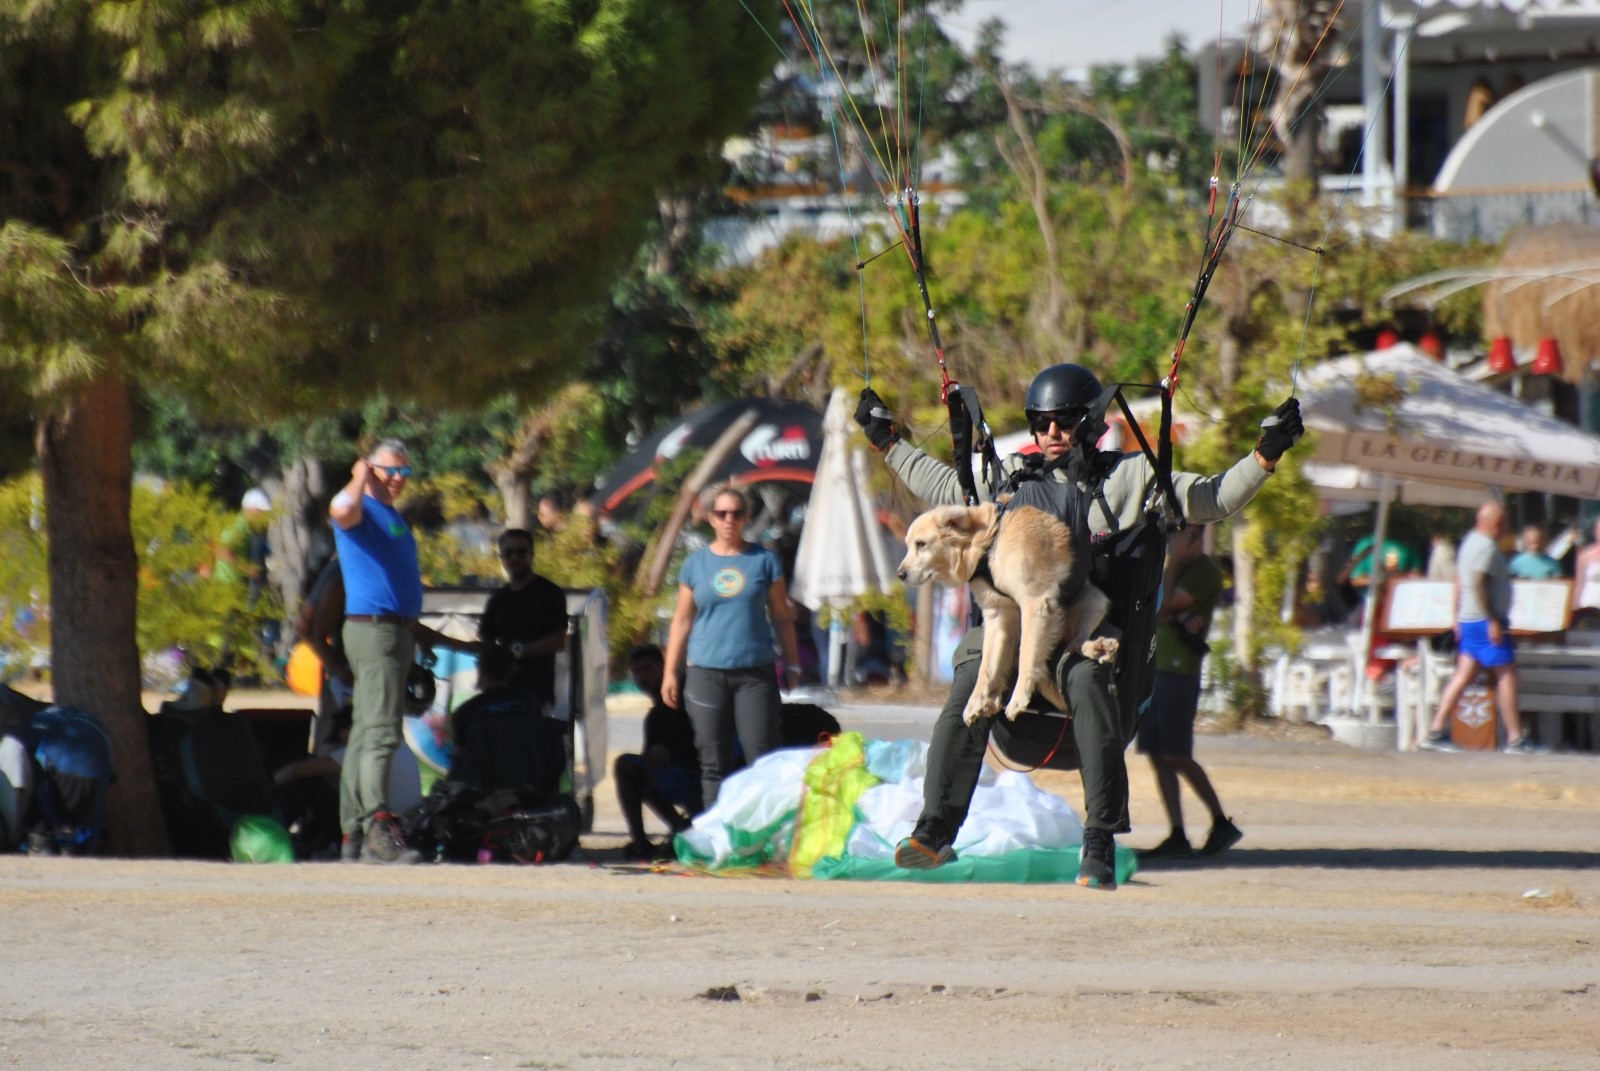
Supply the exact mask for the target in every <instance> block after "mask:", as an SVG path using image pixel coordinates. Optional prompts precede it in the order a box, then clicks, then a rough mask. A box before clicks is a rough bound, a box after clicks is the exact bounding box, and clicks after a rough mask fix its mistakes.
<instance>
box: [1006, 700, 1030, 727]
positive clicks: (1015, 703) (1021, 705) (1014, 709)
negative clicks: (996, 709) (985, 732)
mask: <svg viewBox="0 0 1600 1071" xmlns="http://www.w3.org/2000/svg"><path fill="white" fill-rule="evenodd" d="M1030 698H1031V697H1030V696H1026V695H1014V696H1012V697H1011V702H1009V703H1007V704H1006V721H1016V720H1017V715H1018V714H1021V713H1022V712H1023V711H1025V710H1028V709H1030V708H1031V704H1030V703H1029V702H1028V700H1029V699H1030Z"/></svg>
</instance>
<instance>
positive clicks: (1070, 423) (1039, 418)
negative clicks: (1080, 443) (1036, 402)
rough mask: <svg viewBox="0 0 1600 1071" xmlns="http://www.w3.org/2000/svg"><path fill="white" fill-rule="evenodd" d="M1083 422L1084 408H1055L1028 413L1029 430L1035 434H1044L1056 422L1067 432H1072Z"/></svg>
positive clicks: (1056, 424) (1057, 425)
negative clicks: (1042, 411)
mask: <svg viewBox="0 0 1600 1071" xmlns="http://www.w3.org/2000/svg"><path fill="white" fill-rule="evenodd" d="M1081 423H1083V410H1082V409H1054V410H1050V411H1048V412H1044V413H1029V414H1028V430H1029V431H1031V432H1033V433H1034V434H1035V435H1043V434H1045V433H1046V432H1047V431H1049V430H1050V425H1051V424H1054V425H1055V426H1056V427H1058V428H1060V429H1061V431H1062V432H1063V433H1064V434H1066V433H1070V432H1071V431H1072V430H1073V429H1074V428H1076V427H1077V426H1078V425H1079V424H1081Z"/></svg>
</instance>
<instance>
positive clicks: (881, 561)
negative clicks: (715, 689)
mask: <svg viewBox="0 0 1600 1071" xmlns="http://www.w3.org/2000/svg"><path fill="white" fill-rule="evenodd" d="M851 411H852V407H851V404H850V396H849V394H848V392H846V391H845V390H844V389H843V388H837V389H835V390H834V392H833V397H832V398H830V399H829V401H828V410H827V413H826V414H824V416H823V418H822V457H821V460H820V461H818V463H817V474H816V480H815V482H814V483H813V484H812V486H811V499H810V502H809V504H808V505H807V507H806V522H805V526H804V527H803V528H802V529H801V530H800V546H799V549H798V550H797V551H796V553H795V562H794V586H793V589H792V594H793V596H794V599H795V601H796V602H798V603H800V604H801V605H803V606H808V607H810V608H811V609H812V610H821V609H822V608H823V607H825V606H831V607H834V608H838V609H842V608H844V607H846V606H848V605H849V604H850V603H851V602H852V601H854V600H855V599H857V598H859V597H860V596H862V595H865V594H866V593H868V592H869V591H878V592H882V593H883V594H886V595H887V594H888V593H889V592H890V591H891V590H892V588H891V585H892V584H893V582H894V569H895V563H893V562H892V561H890V559H889V552H888V548H887V547H886V545H885V541H884V532H883V526H882V525H880V524H879V523H878V518H877V512H876V510H875V509H874V508H873V504H872V494H871V491H870V482H869V480H868V476H867V456H866V451H864V450H862V449H861V448H859V447H855V448H852V446H851V438H852V436H853V434H854V431H855V421H854V420H853V418H852V416H851ZM840 624H841V622H837V621H836V623H835V628H834V629H832V630H831V631H830V636H831V638H832V643H831V644H830V646H831V647H833V648H834V650H833V651H831V652H830V658H829V675H830V676H831V677H833V678H834V680H835V682H837V680H838V679H839V675H840V671H841V669H842V666H841V661H842V660H840V659H838V658H837V657H834V656H836V655H837V653H838V651H839V650H840V649H842V648H843V646H844V644H843V640H844V638H845V637H847V636H848V634H849V633H848V630H842V629H841V628H840V627H839V625H840Z"/></svg>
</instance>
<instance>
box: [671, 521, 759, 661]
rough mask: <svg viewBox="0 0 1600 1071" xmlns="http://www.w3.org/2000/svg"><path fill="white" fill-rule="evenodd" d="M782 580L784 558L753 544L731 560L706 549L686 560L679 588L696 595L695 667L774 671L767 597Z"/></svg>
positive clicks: (692, 657)
mask: <svg viewBox="0 0 1600 1071" xmlns="http://www.w3.org/2000/svg"><path fill="white" fill-rule="evenodd" d="M782 579H783V565H782V564H781V563H780V562H779V561H778V556H777V555H776V554H774V553H773V552H772V551H770V550H768V549H767V548H766V547H759V546H755V545H752V544H746V546H745V549H744V550H743V551H741V552H740V553H738V554H728V555H722V554H713V553H712V552H711V548H710V547H703V548H701V549H700V550H697V551H695V552H694V553H692V554H690V555H689V556H688V557H687V558H685V559H683V566H682V567H681V568H680V569H679V570H678V583H680V584H683V585H685V586H686V587H688V588H689V590H690V591H692V592H693V593H694V606H695V614H694V627H693V628H692V629H690V631H689V653H688V657H689V664H690V665H691V666H700V667H702V668H704V669H749V668H751V667H753V666H771V665H772V664H773V662H774V657H773V650H772V624H771V622H769V621H768V620H767V592H768V591H770V590H771V589H772V585H773V584H775V583H777V582H778V581H780V580H782Z"/></svg>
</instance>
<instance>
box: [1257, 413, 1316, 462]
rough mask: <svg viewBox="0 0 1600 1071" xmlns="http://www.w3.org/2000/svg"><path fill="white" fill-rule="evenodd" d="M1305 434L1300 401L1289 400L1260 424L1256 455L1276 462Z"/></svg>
mask: <svg viewBox="0 0 1600 1071" xmlns="http://www.w3.org/2000/svg"><path fill="white" fill-rule="evenodd" d="M1305 433H1306V426H1305V424H1304V423H1303V422H1302V421H1301V419H1300V399H1299V398H1290V399H1289V400H1288V401H1286V402H1284V403H1283V404H1282V405H1280V406H1278V408H1276V409H1274V410H1273V411H1272V415H1271V416H1269V417H1267V419H1265V420H1263V421H1262V422H1261V438H1259V439H1257V440H1256V453H1258V454H1260V455H1261V456H1262V457H1264V458H1266V459H1267V460H1268V461H1277V460H1278V459H1279V458H1280V457H1282V456H1283V453H1284V451H1285V450H1287V449H1289V447H1291V446H1293V445H1294V444H1295V443H1297V442H1299V441H1300V436H1302V435H1304V434H1305Z"/></svg>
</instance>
